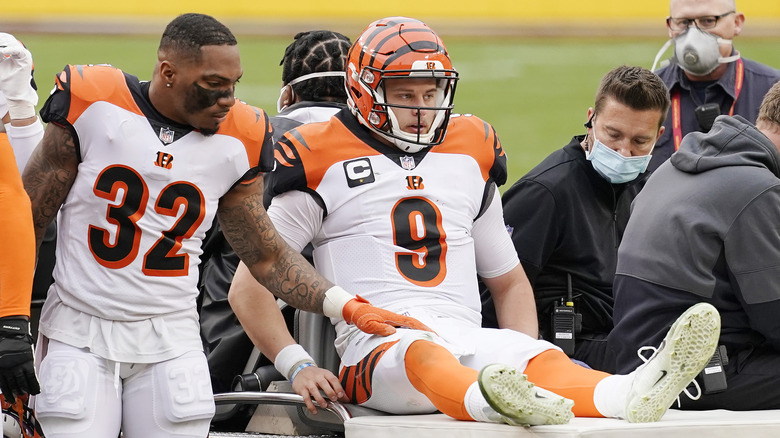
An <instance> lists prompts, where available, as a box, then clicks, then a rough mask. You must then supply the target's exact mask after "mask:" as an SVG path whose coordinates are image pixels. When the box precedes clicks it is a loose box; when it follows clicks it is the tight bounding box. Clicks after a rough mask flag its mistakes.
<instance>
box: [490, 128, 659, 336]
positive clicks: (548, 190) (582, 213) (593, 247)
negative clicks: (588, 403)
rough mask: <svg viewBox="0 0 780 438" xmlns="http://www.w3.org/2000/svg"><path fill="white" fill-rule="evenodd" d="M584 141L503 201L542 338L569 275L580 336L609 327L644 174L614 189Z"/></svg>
mask: <svg viewBox="0 0 780 438" xmlns="http://www.w3.org/2000/svg"><path fill="white" fill-rule="evenodd" d="M583 138H584V136H576V137H574V138H572V140H571V142H570V143H569V144H568V145H566V146H565V147H563V148H562V149H559V150H557V151H555V152H553V153H552V154H551V155H549V156H548V157H547V158H546V159H545V160H543V161H542V162H541V163H540V164H539V165H537V166H536V167H535V168H533V169H532V170H531V171H530V172H528V174H526V175H525V176H523V177H522V178H521V179H520V180H519V181H517V182H516V183H515V184H514V185H513V186H512V187H511V188H510V189H509V190H507V191H506V193H505V194H504V195H503V198H502V201H503V205H504V220H505V221H506V225H507V229H508V230H509V231H510V233H511V235H512V241H513V242H514V245H515V249H516V250H517V254H518V256H519V258H520V261H521V263H522V265H523V268H524V269H525V272H526V274H527V275H528V278H529V280H530V281H531V284H532V286H533V288H534V294H535V297H536V305H537V312H538V317H539V325H540V333H541V334H542V336H543V337H544V338H545V339H548V340H550V338H551V337H550V312H551V311H552V307H553V305H554V304H555V303H556V302H558V301H560V299H561V298H563V297H564V296H565V295H566V290H567V282H568V275H567V274H570V275H571V284H572V289H573V295H574V297H575V299H574V302H575V307H576V310H577V311H578V312H580V313H582V315H583V319H582V325H583V333H589V334H595V333H602V334H604V335H606V334H607V333H609V331H610V330H611V328H612V303H613V301H612V279H613V276H614V273H615V264H616V262H617V248H618V244H619V243H620V239H621V237H622V235H623V230H624V228H625V225H626V223H627V221H628V214H629V208H630V205H631V201H632V200H633V199H634V197H635V196H636V193H637V192H638V191H639V190H640V189H641V187H642V185H643V182H644V180H645V174H641V175H640V176H639V177H638V178H637V179H636V180H634V181H632V182H630V183H627V184H611V183H609V182H608V181H607V180H605V179H604V178H602V177H601V176H600V175H599V174H598V173H596V171H595V170H594V169H593V166H592V164H591V163H590V162H589V161H587V160H586V158H585V152H584V151H583V149H582V147H581V146H580V143H581V142H582V140H583Z"/></svg>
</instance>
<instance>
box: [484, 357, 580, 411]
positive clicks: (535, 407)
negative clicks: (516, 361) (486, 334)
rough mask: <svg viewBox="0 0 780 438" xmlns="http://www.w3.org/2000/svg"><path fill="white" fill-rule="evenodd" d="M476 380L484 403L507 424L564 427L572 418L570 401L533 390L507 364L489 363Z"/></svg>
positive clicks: (532, 385)
mask: <svg viewBox="0 0 780 438" xmlns="http://www.w3.org/2000/svg"><path fill="white" fill-rule="evenodd" d="M478 381H479V389H480V391H481V392H482V395H483V396H484V397H485V400H486V401H487V402H488V404H489V405H490V407H492V408H493V409H494V410H495V411H496V412H498V413H499V414H501V417H502V418H501V420H502V421H504V422H505V423H507V424H511V425H513V426H537V425H542V424H565V423H568V422H569V420H571V419H572V417H574V414H573V413H572V411H571V408H572V406H574V402H573V401H571V400H569V399H567V398H564V397H561V396H560V395H558V394H555V393H553V392H550V391H547V390H545V389H542V388H537V387H536V386H534V384H533V383H531V382H529V381H528V379H527V378H526V376H525V374H523V373H520V372H518V371H517V370H516V369H515V368H513V367H511V366H509V365H504V364H492V365H488V366H486V367H484V368H482V370H481V371H480V372H479V378H478Z"/></svg>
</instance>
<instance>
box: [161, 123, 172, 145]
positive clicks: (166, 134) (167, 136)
mask: <svg viewBox="0 0 780 438" xmlns="http://www.w3.org/2000/svg"><path fill="white" fill-rule="evenodd" d="M173 135H174V132H173V129H169V128H165V127H162V128H160V141H161V142H163V143H165V144H168V143H172V142H173Z"/></svg>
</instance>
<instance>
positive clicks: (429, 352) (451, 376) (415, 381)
mask: <svg viewBox="0 0 780 438" xmlns="http://www.w3.org/2000/svg"><path fill="white" fill-rule="evenodd" d="M404 364H405V365H406V375H407V376H408V377H409V381H410V382H411V383H412V386H414V387H415V388H416V389H417V390H418V391H420V392H421V393H423V394H425V396H426V397H428V400H430V401H431V403H433V405H434V406H436V409H438V410H440V411H441V412H442V413H444V414H447V415H449V416H450V417H452V418H455V419H457V420H472V421H473V418H471V416H470V415H469V414H468V413H467V412H466V404H465V402H464V397H465V396H466V391H468V389H469V386H471V384H473V383H474V382H476V381H477V375H478V374H479V372H477V370H473V369H471V368H469V367H466V366H463V365H461V363H460V362H458V359H456V358H455V356H453V355H452V353H450V352H449V351H448V350H447V349H446V348H444V347H442V346H441V345H438V344H435V343H433V342H430V341H424V340H419V341H414V342H412V345H410V346H409V349H408V350H406V356H405V358H404Z"/></svg>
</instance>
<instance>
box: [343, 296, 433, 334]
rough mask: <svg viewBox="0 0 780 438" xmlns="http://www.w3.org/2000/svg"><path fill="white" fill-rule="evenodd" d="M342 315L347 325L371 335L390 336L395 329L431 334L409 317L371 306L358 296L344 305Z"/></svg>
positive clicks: (424, 326) (423, 325) (429, 330)
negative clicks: (404, 328)
mask: <svg viewBox="0 0 780 438" xmlns="http://www.w3.org/2000/svg"><path fill="white" fill-rule="evenodd" d="M342 315H343V316H344V321H346V322H347V324H354V325H355V326H356V327H357V328H359V329H360V330H362V331H364V332H366V333H370V334H372V335H380V336H390V335H392V334H393V333H395V327H406V328H410V329H414V330H423V331H426V332H433V330H431V329H430V328H428V326H426V325H425V324H423V323H421V322H420V321H418V320H416V319H414V318H412V317H410V316H403V315H399V314H397V313H393V312H391V311H389V310H385V309H380V308H379V307H374V306H372V305H371V303H369V302H368V300H366V299H365V298H363V297H361V296H360V295H358V296H357V297H356V298H353V299H351V300H349V301H347V302H346V304H344V308H343V309H342Z"/></svg>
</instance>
